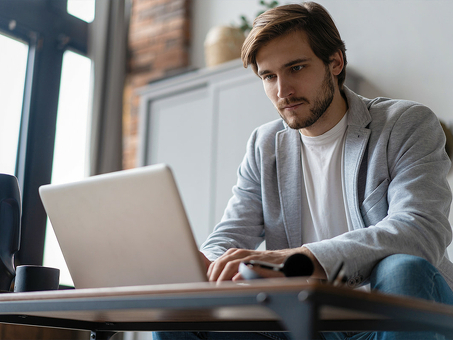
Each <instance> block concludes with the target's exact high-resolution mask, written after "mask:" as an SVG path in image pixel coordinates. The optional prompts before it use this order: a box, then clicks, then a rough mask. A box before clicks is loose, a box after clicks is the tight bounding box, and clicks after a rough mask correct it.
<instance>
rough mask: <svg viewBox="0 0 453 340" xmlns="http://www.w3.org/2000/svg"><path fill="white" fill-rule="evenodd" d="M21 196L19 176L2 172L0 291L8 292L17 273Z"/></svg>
mask: <svg viewBox="0 0 453 340" xmlns="http://www.w3.org/2000/svg"><path fill="white" fill-rule="evenodd" d="M20 219H21V198H20V190H19V184H18V182H17V178H16V177H14V176H11V175H7V174H0V291H3V292H5V291H6V292H7V291H10V289H11V283H12V281H13V279H14V276H15V274H16V271H15V267H14V255H15V254H16V253H17V251H18V250H19V247H20Z"/></svg>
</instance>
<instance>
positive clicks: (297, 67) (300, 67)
mask: <svg viewBox="0 0 453 340" xmlns="http://www.w3.org/2000/svg"><path fill="white" fill-rule="evenodd" d="M303 68H304V66H303V65H297V66H293V67H291V69H292V70H293V71H300V70H302V69H303Z"/></svg>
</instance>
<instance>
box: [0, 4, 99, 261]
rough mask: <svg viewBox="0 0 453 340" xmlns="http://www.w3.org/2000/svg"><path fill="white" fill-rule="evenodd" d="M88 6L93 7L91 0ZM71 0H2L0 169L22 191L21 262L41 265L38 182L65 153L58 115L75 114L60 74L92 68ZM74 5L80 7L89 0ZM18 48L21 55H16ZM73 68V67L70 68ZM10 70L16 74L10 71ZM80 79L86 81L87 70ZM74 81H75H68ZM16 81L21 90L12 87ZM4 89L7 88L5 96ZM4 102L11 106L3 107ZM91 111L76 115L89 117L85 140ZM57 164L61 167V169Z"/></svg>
mask: <svg viewBox="0 0 453 340" xmlns="http://www.w3.org/2000/svg"><path fill="white" fill-rule="evenodd" d="M72 1H74V0H70V1H69V2H72ZM89 1H90V3H91V4H94V0H89ZM69 2H67V1H64V0H61V1H49V0H21V1H0V34H3V35H2V36H1V37H0V38H1V41H0V51H1V53H0V72H1V73H0V105H1V107H0V110H1V112H0V144H1V145H0V152H1V155H0V159H1V160H2V162H4V163H0V168H1V169H0V171H3V172H10V173H14V174H15V175H16V176H17V178H18V180H19V186H20V189H21V193H22V235H21V249H20V251H19V253H18V254H17V256H16V261H17V263H18V264H38V265H40V264H43V254H44V244H45V233H46V222H47V216H46V213H45V211H44V209H43V206H42V204H41V199H40V197H39V193H38V192H39V187H40V186H41V185H43V184H47V183H50V182H51V179H52V166H53V159H54V151H55V152H56V153H61V151H58V150H59V148H60V147H59V146H58V145H57V146H56V145H55V140H56V139H60V137H57V134H58V135H61V134H62V133H63V134H64V132H62V133H59V132H58V133H57V130H62V131H63V130H64V128H63V127H61V126H64V124H63V122H60V121H61V120H62V119H63V118H61V119H60V118H58V120H59V122H57V116H58V115H61V117H63V116H65V115H66V114H69V115H71V113H68V112H67V111H68V110H67V109H66V108H65V107H67V106H68V104H64V102H65V100H64V99H63V97H65V96H67V95H65V91H66V89H65V88H66V87H67V86H68V85H67V83H68V81H67V80H65V79H68V76H65V75H63V78H64V79H62V78H61V73H62V70H63V68H66V65H71V59H78V58H77V57H80V58H82V59H83V60H84V61H81V63H82V64H84V65H85V66H81V67H82V68H84V69H86V68H87V66H86V65H87V64H86V58H84V57H82V56H83V55H87V50H88V46H87V45H88V24H87V22H86V21H84V20H81V19H78V18H75V17H74V16H75V15H72V14H69V13H68V12H67V6H70V7H71V6H73V5H69ZM75 2H80V3H79V5H81V3H82V2H86V1H85V0H77V1H75ZM71 8H72V7H71ZM91 17H93V14H91ZM6 35H7V36H8V38H7V37H6ZM13 39H15V40H13ZM5 42H6V43H7V44H9V45H8V46H7V47H4V44H5ZM14 51H16V52H15V53H17V55H12V54H11V53H13V52H14ZM17 51H22V52H17ZM68 51H72V52H68ZM5 52H6V53H5ZM74 52H76V53H74ZM77 53H78V54H77ZM80 58H79V59H78V60H79V62H80V60H82V59H80ZM11 59H13V61H14V64H16V63H19V64H20V65H22V66H20V67H19V66H17V67H16V66H14V67H13V66H12V65H13V64H12V60H11ZM63 64H64V65H63ZM70 67H75V66H74V65H73V64H72V66H70ZM88 68H90V66H89V61H88ZM10 71H12V72H13V73H12V74H10V73H7V72H10ZM64 72H66V71H64ZM79 72H80V73H81V74H77V77H79V76H82V73H83V72H81V71H80V70H79ZM83 74H84V76H85V77H86V72H85V73H83ZM70 78H71V77H70ZM74 79H75V78H73V79H70V80H69V83H71V81H75V80H74ZM84 81H86V80H84ZM16 82H17V84H18V85H16V86H17V87H16V86H14V84H16ZM63 83H64V84H63ZM5 84H6V86H7V87H8V88H7V89H6V91H5V89H4V86H5ZM60 84H61V86H60ZM81 87H82V88H80V90H84V91H89V90H90V86H89V83H88V82H87V84H86V85H85V86H81ZM60 90H61V96H60ZM78 90H79V89H78ZM7 91H10V92H7ZM6 93H8V95H7V96H6V95H5V94H6ZM77 95H78V96H79V98H78V100H77V101H76V103H77V104H81V103H82V102H83V100H82V99H81V98H82V95H79V94H77ZM5 98H8V99H9V100H11V103H13V104H11V105H12V106H11V105H10V104H5V103H6V99H5ZM60 100H61V103H60V102H59V101H60ZM6 105H9V106H8V107H7V108H5V107H6ZM72 105H75V104H74V103H72ZM86 106H87V105H86ZM87 112H88V111H87V108H86V107H85V108H84V111H83V114H82V115H81V111H80V110H79V111H78V113H77V115H79V116H82V117H83V115H85V118H82V121H83V122H84V123H83V124H85V125H84V127H83V128H82V130H84V132H83V133H82V136H81V138H83V139H85V138H86V131H85V130H86V129H87V128H88V126H87V125H86V124H87V120H86V115H87ZM79 118H80V117H79ZM6 119H8V121H6ZM57 125H58V127H57ZM5 131H7V132H8V137H5V138H7V142H4V141H2V140H1V138H3V136H6V133H5ZM79 137H80V136H79ZM72 138H74V137H72ZM77 138H78V137H77ZM57 143H58V144H59V143H60V142H59V141H57ZM84 145H85V143H83V144H82V147H84ZM3 146H5V149H3ZM68 152H69V151H68ZM71 152H73V151H72V150H71ZM6 162H7V163H6ZM75 162H78V160H77V161H75V160H72V161H71V165H74V164H75ZM56 163H57V162H56ZM55 166H56V167H57V169H58V167H60V168H61V166H60V165H58V164H56V165H55ZM83 166H84V165H83V164H82V167H83ZM55 171H56V172H58V171H57V170H55ZM60 171H61V170H60Z"/></svg>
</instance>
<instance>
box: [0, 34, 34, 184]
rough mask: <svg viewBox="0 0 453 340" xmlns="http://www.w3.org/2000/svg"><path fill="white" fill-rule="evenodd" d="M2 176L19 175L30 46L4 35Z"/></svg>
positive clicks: (0, 60)
mask: <svg viewBox="0 0 453 340" xmlns="http://www.w3.org/2000/svg"><path fill="white" fill-rule="evenodd" d="M0 51H1V53H0V173H6V174H10V175H14V174H15V170H16V156H17V145H18V141H19V131H20V122H21V117H22V101H23V97H24V83H25V71H26V69H27V58H28V45H27V44H25V43H23V42H20V41H17V40H14V39H11V38H9V37H7V36H5V35H2V34H0Z"/></svg>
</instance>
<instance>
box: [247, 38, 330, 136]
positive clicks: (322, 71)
mask: <svg viewBox="0 0 453 340" xmlns="http://www.w3.org/2000/svg"><path fill="white" fill-rule="evenodd" d="M256 63H257V73H258V75H259V76H260V78H261V79H262V80H263V84H264V90H265V92H266V95H267V96H268V97H269V99H270V100H271V101H272V103H273V104H274V106H275V107H276V109H277V110H278V112H279V114H280V116H281V117H282V118H283V120H284V121H285V122H286V123H287V124H288V126H289V127H290V128H292V129H298V130H300V129H307V128H308V130H310V129H312V128H318V130H319V127H320V125H322V124H323V121H324V119H323V118H325V117H323V116H324V115H326V114H327V111H328V110H329V107H330V106H331V103H332V101H333V99H334V96H335V84H334V77H333V75H332V72H331V70H330V67H329V65H325V64H324V63H323V62H322V60H321V59H319V58H318V57H317V56H316V55H315V54H314V52H313V51H312V49H311V47H310V45H309V43H308V39H307V36H306V34H305V32H303V31H298V32H292V33H289V34H286V35H284V36H282V37H278V38H275V39H273V40H271V41H270V42H269V43H267V44H266V45H264V46H263V47H261V48H260V49H259V51H258V53H257V55H256ZM315 130H316V129H315ZM307 134H308V135H311V134H314V135H316V134H317V133H316V132H314V133H307Z"/></svg>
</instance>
